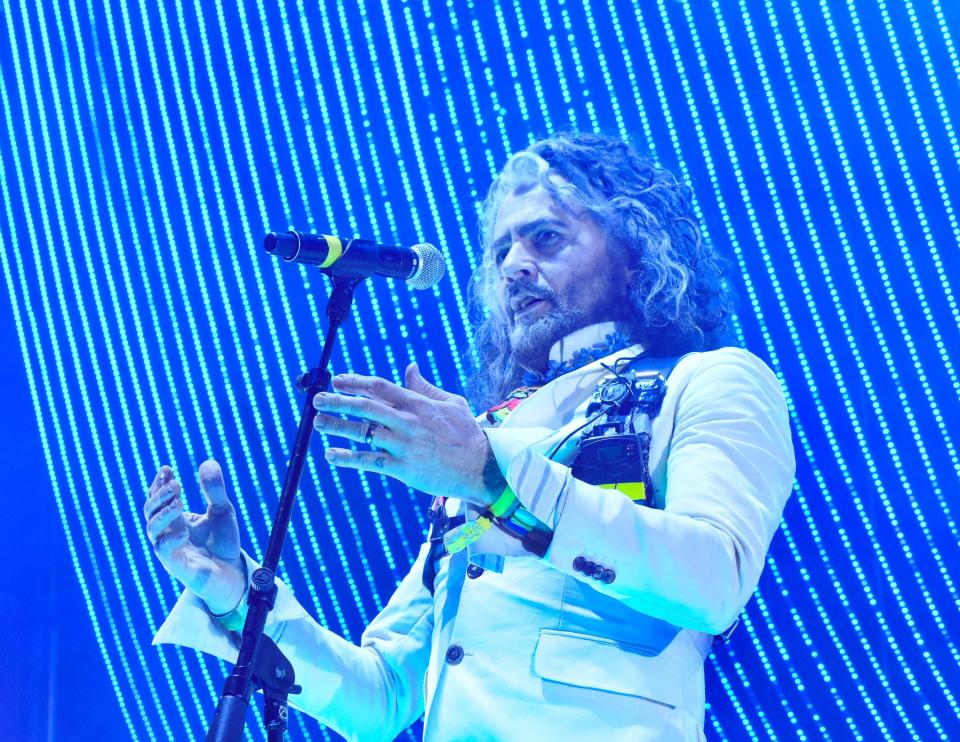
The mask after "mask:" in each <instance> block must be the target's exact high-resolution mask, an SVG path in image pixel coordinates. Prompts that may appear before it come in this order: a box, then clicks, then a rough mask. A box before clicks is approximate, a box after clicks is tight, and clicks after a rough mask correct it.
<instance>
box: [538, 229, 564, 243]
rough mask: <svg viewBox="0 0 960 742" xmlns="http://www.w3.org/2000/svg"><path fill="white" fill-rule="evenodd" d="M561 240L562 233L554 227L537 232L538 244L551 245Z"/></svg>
mask: <svg viewBox="0 0 960 742" xmlns="http://www.w3.org/2000/svg"><path fill="white" fill-rule="evenodd" d="M559 240H560V233H559V232H554V231H553V230H552V229H545V230H543V231H542V232H538V233H537V245H543V246H544V247H550V246H551V245H554V244H556V243H557V242H558V241H559Z"/></svg>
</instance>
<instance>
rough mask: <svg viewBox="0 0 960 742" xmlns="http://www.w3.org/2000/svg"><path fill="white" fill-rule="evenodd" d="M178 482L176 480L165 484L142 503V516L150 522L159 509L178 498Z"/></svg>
mask: <svg viewBox="0 0 960 742" xmlns="http://www.w3.org/2000/svg"><path fill="white" fill-rule="evenodd" d="M180 492H181V490H180V482H178V481H177V480H176V479H174V480H172V481H171V482H169V483H168V484H166V485H165V486H164V487H163V488H161V489H159V490H157V491H156V492H154V493H153V494H152V495H151V496H150V497H148V498H147V501H146V502H145V503H143V515H144V517H145V518H146V519H147V520H150V519H151V518H152V517H153V516H154V515H156V514H157V511H158V510H160V508H162V507H165V506H167V505H169V504H170V502H171V501H172V500H173V499H174V498H175V497H179V496H180Z"/></svg>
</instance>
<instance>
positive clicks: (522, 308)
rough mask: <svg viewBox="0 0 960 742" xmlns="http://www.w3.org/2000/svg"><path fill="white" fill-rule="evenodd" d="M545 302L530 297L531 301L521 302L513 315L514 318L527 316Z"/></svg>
mask: <svg viewBox="0 0 960 742" xmlns="http://www.w3.org/2000/svg"><path fill="white" fill-rule="evenodd" d="M543 302H544V300H543V299H538V298H536V297H530V298H529V299H524V300H523V301H522V302H520V304H519V306H517V309H516V311H515V312H514V313H513V316H514V317H520V316H522V315H524V314H526V313H527V312H529V311H531V310H533V309H535V308H536V307H537V306H539V305H540V304H543Z"/></svg>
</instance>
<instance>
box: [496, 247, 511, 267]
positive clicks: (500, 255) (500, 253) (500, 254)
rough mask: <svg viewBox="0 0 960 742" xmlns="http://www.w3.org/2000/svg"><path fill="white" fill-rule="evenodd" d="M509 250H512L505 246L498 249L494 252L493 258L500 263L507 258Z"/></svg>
mask: <svg viewBox="0 0 960 742" xmlns="http://www.w3.org/2000/svg"><path fill="white" fill-rule="evenodd" d="M508 252H510V250H509V249H508V248H504V249H502V250H497V252H496V253H494V256H493V259H494V261H495V262H496V264H497V265H500V264H501V263H503V261H504V260H506V259H507V253H508Z"/></svg>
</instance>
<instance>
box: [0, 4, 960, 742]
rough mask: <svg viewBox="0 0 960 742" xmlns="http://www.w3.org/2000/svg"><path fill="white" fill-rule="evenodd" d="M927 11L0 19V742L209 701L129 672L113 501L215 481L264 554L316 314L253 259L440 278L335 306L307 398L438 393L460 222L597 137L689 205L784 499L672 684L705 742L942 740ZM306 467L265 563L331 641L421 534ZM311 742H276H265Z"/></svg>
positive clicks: (111, 735) (945, 714)
mask: <svg viewBox="0 0 960 742" xmlns="http://www.w3.org/2000/svg"><path fill="white" fill-rule="evenodd" d="M958 15H960V13H958V6H957V3H955V2H953V0H944V1H943V2H941V1H940V0H928V1H927V2H923V3H913V2H908V1H901V2H886V1H885V0H856V1H854V0H851V1H850V2H839V1H838V0H830V1H829V2H828V1H827V0H823V1H821V2H816V1H813V0H811V1H809V2H806V1H805V2H802V3H801V2H799V0H768V1H766V2H763V1H761V0H712V1H709V2H708V1H707V0H703V1H702V2H696V3H694V2H688V1H686V0H642V1H640V2H634V3H631V2H626V1H624V0H608V1H607V2H604V1H602V0H566V1H565V2H560V0H543V1H542V2H534V1H533V0H525V1H523V2H519V1H515V2H511V1H509V0H486V1H484V2H469V1H466V2H449V3H442V2H428V1H426V0H424V2H414V1H413V0H411V1H409V2H388V1H387V0H384V1H383V2H381V3H374V2H363V3H360V4H356V3H351V4H346V3H341V4H338V3H334V2H324V3H317V2H312V3H304V2H296V3H294V2H289V1H287V0H258V1H257V2H253V0H239V2H238V3H236V4H233V5H231V4H226V3H224V2H222V0H210V2H204V3H201V2H195V3H193V4H187V3H184V4H174V3H169V4H160V5H155V4H152V3H145V2H141V3H135V2H133V1H132V0H130V1H129V2H116V1H114V0H108V1H107V2H102V3H100V2H92V0H87V1H86V2H84V1H83V0H45V1H44V2H41V3H40V4H35V3H31V2H27V1H26V0H24V1H23V2H20V3H16V2H11V1H9V0H4V2H3V4H2V8H0V20H2V30H0V166H2V178H0V239H2V244H3V249H2V251H0V268H2V275H3V280H4V297H5V301H4V302H3V308H2V314H0V316H2V318H3V323H2V333H3V335H2V343H3V344H2V348H3V349H4V354H5V355H4V360H5V363H3V364H2V384H3V385H2V387H0V388H2V389H3V390H4V392H5V394H4V406H5V408H6V410H5V423H6V424H5V425H4V426H3V433H2V435H3V440H2V450H3V466H4V469H3V474H4V479H5V484H6V488H5V491H6V496H5V498H4V504H5V508H4V509H5V511H6V516H7V518H6V528H5V533H6V539H5V542H6V543H5V546H6V552H7V554H8V560H9V561H8V562H7V564H6V568H7V569H6V578H7V579H5V580H4V581H3V584H2V586H0V615H2V616H3V622H4V630H3V631H2V632H0V635H2V640H0V641H2V644H0V697H3V698H5V699H7V700H8V701H11V700H12V703H8V709H7V711H6V712H5V717H4V727H5V728H6V729H7V730H8V731H6V732H4V739H14V740H47V739H51V740H52V739H56V740H74V739H76V740H86V739H118V740H120V739H143V740H165V739H190V738H201V737H202V735H203V730H204V729H205V728H206V724H207V720H208V718H209V716H210V713H211V710H212V708H213V706H214V703H215V698H216V696H217V695H218V693H219V688H220V684H221V678H222V677H223V676H224V674H225V673H226V670H227V668H226V666H225V665H223V664H222V663H220V662H218V661H215V660H211V659H209V658H206V657H200V656H198V655H197V654H196V653H194V652H192V651H184V650H180V649H176V648H163V649H157V648H154V647H152V646H151V645H150V639H151V637H152V635H153V633H154V631H155V630H156V628H157V626H158V625H159V623H160V622H161V621H162V620H163V617H164V615H165V614H166V611H167V610H169V608H170V606H171V605H172V603H173V601H174V600H175V597H176V595H177V594H178V590H177V588H176V586H175V585H174V584H173V583H172V581H171V580H170V579H169V578H167V577H166V576H165V574H164V573H163V572H162V570H161V569H160V567H159V564H158V563H157V561H156V559H155V558H154V556H153V554H152V552H151V549H150V547H149V546H148V545H147V544H146V542H145V540H144V538H143V536H142V515H141V507H142V498H143V492H144V489H145V487H146V485H147V483H148V481H149V480H150V479H151V478H152V475H153V472H154V471H155V469H156V467H157V466H158V465H159V464H160V463H163V462H168V463H170V464H172V465H173V466H174V468H175V469H176V470H177V472H178V474H179V475H180V476H181V477H182V478H183V479H184V480H185V481H187V482H193V481H194V475H193V472H195V471H196V467H197V465H198V464H199V463H200V462H201V461H202V460H203V459H205V458H207V457H208V456H214V457H216V458H218V459H219V460H220V461H221V462H222V464H223V465H224V468H225V470H226V471H227V474H228V477H229V480H230V482H231V483H232V486H233V491H234V492H235V493H237V494H238V496H239V497H238V503H239V505H240V517H241V520H242V522H243V526H242V528H243V530H244V532H245V533H246V534H247V538H246V546H247V548H248V549H249V550H250V551H251V552H252V553H254V554H261V553H262V550H263V547H264V546H265V543H266V537H267V533H268V523H269V520H270V514H271V513H272V512H273V508H274V505H275V503H276V492H277V490H278V486H279V482H280V481H281V479H282V472H283V468H284V462H285V459H286V455H287V449H288V447H289V443H290V440H291V437H292V434H293V430H294V428H295V419H296V415H297V408H298V405H299V399H298V398H297V395H296V393H295V392H294V391H293V387H292V379H293V377H294V376H295V375H296V373H297V372H299V371H300V370H302V368H304V367H305V366H306V365H307V364H309V363H312V362H313V361H314V360H315V356H316V355H317V353H318V348H319V339H320V331H321V316H322V307H323V305H324V301H325V289H326V286H325V283H324V280H323V279H322V277H321V276H320V275H319V274H317V273H315V272H311V271H308V270H306V269H301V268H296V267H292V266H282V265H280V264H279V263H278V261H275V260H273V259H272V258H269V257H268V256H266V255H265V254H263V253H262V251H261V249H260V242H261V240H262V236H263V234H264V233H265V232H267V231H271V230H282V229H286V228H289V227H297V228H299V229H302V230H305V231H317V232H329V233H334V234H341V235H343V236H352V235H358V236H364V237H368V238H372V239H379V240H381V241H384V242H396V243H403V244H411V243H413V242H417V241H420V240H427V241H430V242H434V243H436V244H438V245H439V246H441V248H442V249H443V250H444V252H445V253H446V254H447V256H448V264H449V279H448V280H446V281H445V282H444V283H443V284H442V285H441V286H439V287H438V288H437V289H436V290H435V291H427V292H420V293H414V292H412V291H410V290H409V289H407V288H406V287H405V286H404V285H402V284H400V285H396V284H395V283H394V282H389V281H370V282H367V285H366V286H365V287H363V288H362V289H361V290H360V291H359V292H358V296H357V306H358V319H357V321H356V322H354V323H352V324H351V325H350V326H349V327H348V328H347V331H346V333H345V343H344V344H343V345H342V346H341V347H340V348H339V349H338V351H337V353H336V354H335V357H334V366H335V369H336V370H338V371H342V370H348V369H350V370H355V371H358V372H364V373H376V374H379V375H383V376H386V377H388V378H394V379H398V374H399V373H401V372H402V368H403V366H404V365H405V364H406V362H407V361H408V360H409V359H417V360H419V361H420V364H421V368H422V369H423V371H424V373H425V374H426V375H427V376H428V377H432V378H434V379H435V380H437V381H438V383H440V384H442V385H443V386H444V387H446V388H448V389H453V390H459V388H460V384H461V382H462V378H463V373H464V368H465V365H464V364H465V360H466V354H467V353H468V352H469V351H468V350H467V348H468V346H469V342H470V339H471V336H470V329H469V324H468V322H467V319H466V318H467V309H468V308H467V305H466V301H465V296H464V289H465V286H466V281H467V278H468V276H469V274H470V271H471V270H472V268H473V267H474V266H475V264H476V259H477V240H476V238H475V234H476V229H475V223H476V212H475V204H476V202H477V201H478V199H480V198H481V197H482V195H483V193H484V192H485V189H486V186H487V184H488V183H489V181H490V179H491V177H492V175H493V174H494V173H495V172H496V171H497V170H498V169H499V167H500V166H501V165H502V164H503V162H504V161H505V159H506V158H507V157H508V155H509V154H510V153H512V152H514V151H516V150H517V149H520V148H522V147H524V146H525V145H526V144H527V143H528V142H529V141H531V139H533V138H536V137H537V136H540V135H544V134H546V133H549V132H550V131H552V130H554V129H557V128H561V127H575V128H579V129H584V130H602V131H605V132H608V133H620V134H623V135H626V136H630V137H632V138H633V139H634V141H635V142H636V143H637V144H638V146H639V147H640V148H641V149H643V150H645V151H647V152H650V153H651V154H653V155H654V156H656V157H657V158H658V159H659V160H660V161H661V162H663V163H664V164H666V165H668V166H670V167H673V168H675V169H676V170H677V171H678V172H679V173H681V174H682V175H683V176H684V177H685V178H687V179H689V181H690V182H691V183H692V184H693V186H694V188H695V190H696V193H697V197H698V202H697V206H698V209H699V210H700V212H701V213H702V214H703V217H704V220H705V223H706V226H707V231H708V234H709V236H710V238H711V239H712V240H713V241H714V242H715V243H716V244H717V245H718V247H719V248H720V249H721V250H722V252H723V253H724V254H725V255H727V256H728V257H729V258H730V260H731V263H732V271H731V280H732V283H733V286H734V288H735V290H736V291H737V292H738V294H739V296H740V306H739V310H738V316H737V325H736V329H737V332H738V335H739V336H740V338H741V340H742V342H743V343H744V344H745V345H746V347H748V348H750V349H751V350H753V351H754V352H755V353H757V354H758V355H760V356H761V357H762V358H764V359H765V360H766V361H767V362H768V363H769V364H770V365H771V367H772V368H773V369H774V371H775V372H776V373H777V374H778V376H779V377H780V379H781V380H782V382H783V384H784V388H785V391H786V393H787V398H788V404H789V407H790V414H791V421H792V424H793V429H794V434H795V441H796V444H797V451H798V459H799V460H798V475H797V483H796V487H795V491H794V495H793V497H792V498H791V501H790V502H789V504H788V506H787V509H786V513H785V516H784V524H783V527H782V529H781V531H780V533H778V535H777V536H776V538H775V539H774V542H773V545H772V547H771V551H770V555H769V558H768V562H767V568H766V571H765V573H764V575H763V578H762V580H761V583H760V587H759V589H758V591H757V595H756V596H755V598H754V600H753V601H752V602H751V604H750V606H749V607H748V610H747V612H746V618H745V621H744V624H743V626H742V627H741V628H740V629H738V631H737V633H736V634H735V637H734V639H733V641H732V643H731V644H729V645H727V646H726V647H723V648H721V649H719V650H718V651H717V652H716V653H715V654H714V655H713V656H712V657H711V658H710V659H709V660H708V662H707V667H706V673H707V683H708V688H709V690H708V701H709V705H708V709H707V722H706V731H707V735H708V738H710V739H732V740H740V739H762V740H767V739H797V738H798V739H821V738H823V739H837V740H844V739H865V738H867V739H873V738H884V739H893V740H904V739H920V740H933V739H953V738H956V736H957V735H958V734H960V704H958V700H957V697H956V690H955V689H956V687H957V683H956V680H957V679H958V674H960V673H958V666H960V651H958V640H957V638H956V632H955V630H954V629H955V627H956V626H957V625H958V620H960V616H958V608H960V596H958V591H957V585H956V584H955V580H956V573H957V570H956V565H957V564H958V563H960V561H958V557H960V545H958V542H960V538H958V524H957V515H956V513H957V509H958V507H960V506H958V505H957V501H956V495H955V493H956V492H957V486H958V480H960V458H958V455H957V448H956V445H957V443H956V439H957V437H958V433H957V426H956V423H955V421H956V420H957V419H958V417H960V393H958V392H960V379H958V375H957V371H956V363H957V347H958V342H957V341H958V339H960V338H958V335H960V331H958V327H960V321H958V320H960V311H958V306H957V300H956V293H955V292H956V279H955V273H956V268H957V266H958V264H960V260H958V248H960V240H958V237H960V224H958V216H957V212H956V209H955V206H954V204H953V201H954V200H956V194H957V193H960V143H958V138H957V133H956V129H955V122H954V119H955V118H956V117H957V116H958V111H960V106H958V103H960V83H958V80H960V57H958V52H957V48H958V42H957V41H956V38H957V35H958V33H960V19H958ZM321 446H322V444H321V442H320V441H315V443H314V446H313V453H314V456H313V458H312V460H311V463H310V465H309V466H308V469H307V472H306V474H305V477H304V482H303V487H302V496H301V498H300V499H299V504H298V509H297V512H296V514H295V517H294V528H293V531H292V532H291V535H290V538H289V540H288V543H287V547H286V550H285V556H284V562H283V565H282V568H283V573H284V576H285V578H286V579H287V580H288V582H289V583H290V584H291V586H292V587H293V589H294V590H295V592H296V594H297V596H298V597H299V598H300V600H301V601H302V602H303V603H304V604H305V605H308V606H309V607H310V609H311V610H312V611H313V612H314V614H315V615H316V616H317V618H318V620H320V621H321V622H322V623H324V624H325V625H327V626H329V627H330V628H331V629H333V630H335V631H338V632H340V633H342V634H344V635H345V636H347V637H348V638H351V639H353V640H357V639H358V637H359V635H360V633H361V631H362V628H363V626H364V624H365V623H366V622H367V621H368V620H369V619H370V618H371V617H372V616H373V615H375V613H376V612H377V610H378V609H379V608H380V607H381V606H382V605H383V604H384V602H385V601H386V600H387V598H388V597H389V595H390V593H391V591H392V590H393V588H394V586H395V584H396V583H397V581H398V580H399V579H400V577H401V576H402V575H403V574H404V572H405V570H406V569H407V567H408V565H409V564H410V562H411V560H412V558H413V555H414V554H415V552H416V549H417V545H418V543H419V541H420V539H421V538H422V536H423V533H424V529H425V521H424V515H423V508H424V506H425V503H424V502H423V501H422V500H421V499H419V498H418V497H417V496H416V494H415V493H413V492H411V491H409V490H407V489H406V488H405V487H402V486H399V485H397V484H396V483H384V482H381V481H380V480H379V479H378V478H376V477H362V476H358V475H355V474H353V473H349V472H347V473H340V474H337V473H334V472H331V471H329V470H328V467H327V466H326V465H325V464H324V463H323V461H322V458H321V457H320V456H319V455H318V453H319V451H320V450H321ZM341 489H342V491H343V492H345V493H347V494H346V495H345V496H342V497H341V496H340V495H339V494H338V493H339V492H340V491H341ZM188 497H189V498H190V502H191V504H192V505H193V506H194V507H195V508H196V507H200V502H199V497H198V493H197V491H196V488H195V487H194V488H192V491H191V492H190V494H189V495H188ZM258 724H259V721H256V722H255V723H254V730H255V731H254V732H253V733H252V734H251V736H250V739H261V738H262V734H261V732H260V731H259V729H258V727H257V725H258ZM410 734H411V735H412V736H413V737H414V738H415V737H416V734H417V729H416V728H415V729H414V730H413V731H412V732H411V733H410ZM332 736H333V735H331V734H330V733H328V732H325V731H323V730H322V729H321V728H320V726H319V725H318V724H317V723H316V722H314V721H313V720H311V719H308V718H306V717H304V716H302V715H300V714H297V715H295V717H294V721H293V723H292V727H291V737H292V738H295V739H320V738H330V737H332Z"/></svg>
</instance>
